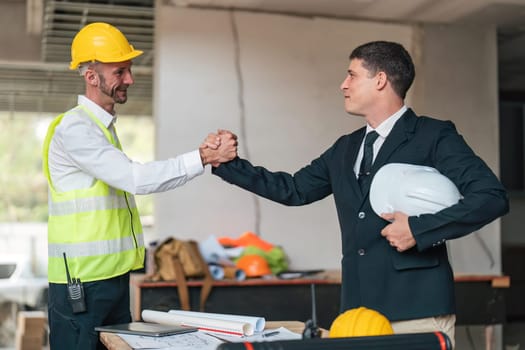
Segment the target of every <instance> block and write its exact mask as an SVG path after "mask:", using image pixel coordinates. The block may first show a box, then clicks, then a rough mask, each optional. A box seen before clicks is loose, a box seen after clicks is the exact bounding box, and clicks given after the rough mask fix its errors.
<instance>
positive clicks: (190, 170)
mask: <svg viewBox="0 0 525 350" xmlns="http://www.w3.org/2000/svg"><path fill="white" fill-rule="evenodd" d="M182 159H183V161H184V167H185V168H186V172H187V176H188V177H189V178H192V177H194V176H197V175H200V174H202V173H203V172H204V166H203V165H202V160H201V155H200V153H199V150H195V151H193V152H188V153H184V154H183V155H182Z"/></svg>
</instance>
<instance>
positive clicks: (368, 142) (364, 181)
mask: <svg viewBox="0 0 525 350" xmlns="http://www.w3.org/2000/svg"><path fill="white" fill-rule="evenodd" d="M378 136H379V134H378V133H377V132H375V131H370V132H369V133H368V134H366V136H365V144H364V147H363V159H362V160H361V166H360V167H359V178H358V179H357V181H358V182H359V187H361V192H362V193H363V194H364V193H365V191H366V190H367V188H368V186H369V184H370V170H371V169H372V160H373V159H374V142H375V141H376V139H377V137H378Z"/></svg>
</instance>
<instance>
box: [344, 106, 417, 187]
mask: <svg viewBox="0 0 525 350" xmlns="http://www.w3.org/2000/svg"><path fill="white" fill-rule="evenodd" d="M407 109H408V108H407V106H405V105H403V107H401V109H400V110H399V111H397V112H396V113H394V114H392V115H391V116H390V117H388V119H386V120H385V121H384V122H382V123H381V124H379V126H378V127H377V128H376V129H373V128H372V127H371V126H370V125H369V124H366V133H365V135H366V134H368V133H369V132H370V131H373V130H375V131H376V132H377V133H378V134H379V137H378V138H377V139H376V141H375V142H374V157H373V158H372V164H374V161H375V160H376V156H377V153H379V150H380V149H381V146H383V143H384V142H385V139H386V137H387V136H388V134H390V132H391V131H392V128H393V127H394V124H395V123H396V122H397V121H398V120H399V118H401V116H402V115H403V113H405V112H406V111H407ZM364 143H365V139H364V138H363V142H361V147H360V148H359V153H358V154H357V159H356V162H355V164H354V173H355V176H356V177H359V168H360V166H361V160H362V159H363V147H364Z"/></svg>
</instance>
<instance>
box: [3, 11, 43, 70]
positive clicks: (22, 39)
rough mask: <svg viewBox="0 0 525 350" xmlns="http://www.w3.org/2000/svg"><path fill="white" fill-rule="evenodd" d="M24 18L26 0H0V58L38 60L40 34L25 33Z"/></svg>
mask: <svg viewBox="0 0 525 350" xmlns="http://www.w3.org/2000/svg"><path fill="white" fill-rule="evenodd" d="M25 18H26V1H0V26H1V28H2V30H0V48H2V49H1V50H0V51H1V52H0V60H2V61H3V60H5V61H39V60H40V36H33V35H29V34H27V30H26V21H25ZM21 19H22V20H21Z"/></svg>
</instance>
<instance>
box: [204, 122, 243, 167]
mask: <svg viewBox="0 0 525 350" xmlns="http://www.w3.org/2000/svg"><path fill="white" fill-rule="evenodd" d="M199 153H200V155H201V159H202V165H206V164H211V165H212V166H213V167H217V166H219V165H220V164H221V163H226V162H229V161H230V160H232V159H234V158H235V157H237V135H235V134H234V133H232V132H231V131H228V130H222V129H219V130H217V133H216V134H215V133H210V134H208V136H207V137H206V139H204V142H203V143H202V144H201V145H200V147H199Z"/></svg>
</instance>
